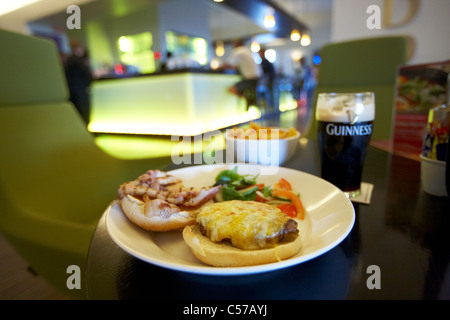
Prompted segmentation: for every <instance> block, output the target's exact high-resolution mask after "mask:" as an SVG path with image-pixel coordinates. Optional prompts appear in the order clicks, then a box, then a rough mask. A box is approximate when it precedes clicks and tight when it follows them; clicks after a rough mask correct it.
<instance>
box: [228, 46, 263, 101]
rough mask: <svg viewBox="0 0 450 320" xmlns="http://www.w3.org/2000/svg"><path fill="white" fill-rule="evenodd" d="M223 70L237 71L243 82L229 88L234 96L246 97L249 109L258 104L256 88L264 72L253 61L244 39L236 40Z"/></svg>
mask: <svg viewBox="0 0 450 320" xmlns="http://www.w3.org/2000/svg"><path fill="white" fill-rule="evenodd" d="M223 68H231V69H234V70H236V71H237V72H238V73H239V75H240V76H241V77H242V80H240V81H239V82H237V83H236V84H234V85H233V86H232V87H230V88H229V91H230V92H231V93H232V94H235V95H237V96H239V97H244V98H246V100H247V108H248V107H249V106H250V105H252V104H256V87H257V85H258V80H259V79H260V78H261V77H262V75H263V71H262V68H261V66H260V65H259V64H257V63H256V62H255V60H254V59H253V55H252V52H251V51H250V49H249V48H247V47H246V46H245V45H244V41H243V40H242V39H239V40H236V41H235V43H234V46H233V50H232V51H231V54H230V57H229V58H228V60H227V61H226V62H225V63H224V66H223Z"/></svg>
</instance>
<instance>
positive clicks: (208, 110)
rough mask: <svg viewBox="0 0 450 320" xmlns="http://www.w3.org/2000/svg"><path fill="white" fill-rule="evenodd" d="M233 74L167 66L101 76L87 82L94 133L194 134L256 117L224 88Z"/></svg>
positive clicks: (230, 83) (235, 78) (255, 114)
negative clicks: (135, 74) (143, 73)
mask: <svg viewBox="0 0 450 320" xmlns="http://www.w3.org/2000/svg"><path fill="white" fill-rule="evenodd" d="M238 80H239V76H237V75H230V74H222V73H212V72H211V73H209V72H172V73H164V74H162V73H161V74H152V75H146V76H138V77H133V78H121V79H102V80H97V81H94V83H93V85H92V88H91V95H92V100H91V122H90V123H89V126H88V128H89V130H90V131H91V132H96V133H125V134H156V135H197V134H202V133H204V132H208V131H213V130H217V129H221V128H225V127H229V126H233V125H236V124H239V123H243V122H247V121H251V120H254V119H257V118H259V117H260V114H259V112H258V111H257V110H256V109H252V108H251V109H250V111H246V107H245V101H244V99H240V98H237V97H236V96H234V95H232V94H230V93H228V91H227V89H228V87H230V86H231V85H233V84H234V83H236V82H237V81H238Z"/></svg>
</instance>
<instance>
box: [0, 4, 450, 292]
mask: <svg viewBox="0 0 450 320" xmlns="http://www.w3.org/2000/svg"><path fill="white" fill-rule="evenodd" d="M448 12H450V2H449V1H447V0H433V1H424V0H400V1H396V0H243V1H241V0H126V1H125V0H79V1H75V0H74V1H66V0H64V1H60V0H23V1H2V2H1V3H0V42H1V50H0V66H1V67H0V68H1V72H0V73H1V74H0V131H1V135H0V149H1V150H2V151H1V157H0V299H2V300H72V299H97V298H99V299H102V298H103V297H106V298H110V296H108V295H105V296H102V295H100V294H99V295H96V293H97V292H100V290H97V288H94V283H95V280H91V281H90V283H88V284H85V281H87V280H86V279H85V278H88V279H90V278H92V276H91V275H88V274H87V272H88V271H86V270H85V269H86V268H85V265H87V262H86V261H87V258H88V254H89V255H90V259H91V262H89V268H90V269H91V273H92V269H94V268H93V267H92V265H91V264H92V263H93V259H92V258H91V255H92V251H93V239H97V237H98V236H99V235H98V233H99V228H98V225H99V221H100V222H101V221H103V220H102V219H104V216H102V215H103V214H104V212H105V209H106V208H107V207H108V205H109V203H110V202H111V201H113V200H114V199H115V197H116V195H117V190H118V187H119V186H120V185H121V183H123V182H125V181H130V180H132V179H135V178H136V177H138V176H139V175H140V174H142V173H144V172H145V171H146V170H149V169H161V170H165V169H166V168H171V169H177V168H179V167H177V164H179V163H176V162H175V161H174V159H175V158H176V156H178V155H180V154H181V153H184V154H188V155H189V156H188V157H187V158H183V159H188V160H189V161H192V159H194V163H188V162H182V166H180V167H183V165H190V164H195V165H197V164H205V161H206V162H207V159H206V158H205V157H206V155H207V154H208V152H209V155H210V156H212V157H214V155H215V154H213V153H212V151H211V150H212V149H214V152H215V153H218V151H223V152H225V151H226V149H227V145H226V143H225V141H224V140H222V139H220V138H217V137H218V135H217V134H220V133H224V132H225V131H226V130H230V129H232V128H237V127H243V128H246V127H248V126H249V125H252V124H256V125H258V126H260V127H264V128H268V127H281V128H295V130H296V131H297V132H298V133H299V137H297V139H296V140H295V144H296V145H295V147H294V149H295V152H296V154H295V155H294V156H292V157H293V158H292V159H287V160H286V165H285V166H286V167H291V168H295V169H298V170H300V169H304V168H303V167H302V166H298V165H296V164H294V162H295V161H298V160H296V159H297V158H298V159H300V158H301V159H303V157H306V156H305V155H301V154H300V153H301V152H303V151H305V150H310V149H311V148H313V147H312V146H311V144H312V145H313V146H314V143H315V141H316V139H317V127H316V125H317V123H316V121H315V112H316V101H317V96H318V94H319V93H321V92H367V91H369V92H374V93H375V101H376V102H375V104H376V116H375V126H374V130H373V133H372V138H371V142H370V145H371V148H373V149H370V152H371V153H372V154H375V155H377V154H378V153H377V152H383V156H386V157H388V159H390V160H387V163H389V165H390V164H391V163H392V162H395V161H400V162H401V161H403V160H396V159H397V158H396V157H399V158H400V159H405V160H404V161H411V162H407V164H408V165H405V166H404V167H405V168H406V169H405V170H403V171H402V172H403V173H404V174H405V175H408V168H410V167H411V168H414V170H416V169H417V170H416V171H417V173H416V175H417V179H416V180H417V181H416V180H414V181H415V182H414V183H417V190H416V191H415V192H416V194H412V193H411V192H410V191H405V192H407V194H408V197H411V199H412V198H414V199H416V198H418V199H419V200H417V201H418V205H417V206H418V207H419V208H424V207H425V205H424V203H423V202H421V201H422V200H423V197H428V194H427V193H423V190H422V188H421V187H420V186H421V180H420V179H421V177H420V173H421V171H420V168H421V167H420V166H421V158H420V156H421V152H422V148H423V147H424V146H423V143H424V140H423V139H424V138H423V135H424V130H425V128H426V127H427V121H428V116H429V112H430V110H432V109H433V108H435V107H439V106H442V105H445V104H448V101H449V95H448V92H449V89H448V84H449V81H448V74H449V71H450V43H449V38H448V35H449V34H450V21H449V20H448V17H447V16H448ZM438 22H439V23H438ZM236 40H242V41H243V43H244V46H245V47H246V48H247V49H249V52H251V54H252V57H253V60H254V62H255V63H256V65H258V66H260V67H261V69H262V66H263V65H264V63H266V62H267V63H268V64H269V65H270V66H271V67H272V73H271V74H270V75H269V74H268V73H263V74H261V76H260V77H258V79H257V81H256V82H255V84H254V86H251V87H250V89H246V90H244V91H243V93H242V94H240V95H236V94H233V93H232V92H230V88H231V87H233V86H234V85H235V84H236V83H238V82H239V81H240V80H242V74H241V72H240V71H239V70H237V69H236V68H232V67H230V66H229V59H230V57H231V56H232V52H233V50H234V45H235V42H236ZM77 50H81V51H80V52H81V53H80V54H79V55H78V53H77V52H78V51H77ZM77 55H78V61H83V63H82V64H83V67H82V68H78V69H76V70H75V71H74V74H75V77H76V76H78V78H77V79H78V81H79V82H77V84H78V87H76V88H75V86H76V85H75V84H74V81H77V80H74V78H70V74H69V72H68V70H69V67H68V66H70V65H71V62H73V61H74V60H73V59H72V58H73V57H74V56H77ZM72 66H73V65H72ZM83 72H86V73H85V74H82V73H83ZM72 75H73V74H72ZM420 77H423V78H420ZM419 78H420V79H421V80H423V81H422V82H421V83H420V85H422V87H421V90H422V89H423V91H422V92H421V93H420V94H422V95H421V96H420V98H421V99H422V100H421V101H420V103H417V100H414V97H413V98H411V95H412V94H413V93H411V92H412V91H408V92H406V90H407V89H405V88H406V87H407V85H408V84H409V85H413V84H414V83H413V82H414V81H415V80H417V79H419ZM71 81H72V82H71ZM425 87H426V88H425ZM408 88H411V87H408ZM402 89H403V91H402ZM77 90H78V91H77ZM418 90H419V89H418ZM425 91H426V92H425ZM77 92H78V93H80V95H78V96H77ZM424 92H425V93H424ZM418 95H419V93H418ZM425 95H426V96H425ZM408 99H409V100H408ZM413 100H414V103H413V102H412V101H413ZM447 130H448V129H447ZM211 134H212V135H213V136H214V137H215V138H214V139H211ZM447 136H448V134H447ZM206 137H209V140H208V139H206ZM202 138H203V140H202ZM447 139H448V138H447ZM290 148H292V147H290ZM372 150H374V151H372ZM293 151H294V150H293ZM305 152H306V151H305ZM195 154H200V155H203V157H204V158H203V159H201V156H200V160H199V161H196V159H197V160H198V158H196V157H195V156H194V155H195ZM221 154H222V153H221ZM191 155H192V156H193V157H191ZM392 157H394V158H392ZM205 159H206V160H205ZM215 159H216V158H215ZM312 159H313V158H312V157H309V158H306V160H305V161H306V162H307V163H311V166H310V167H308V168H312V169H311V170H310V171H311V172H312V173H313V174H318V171H315V170H316V164H317V161H313V160H312ZM377 159H378V158H376V159H372V160H369V162H370V163H371V165H374V166H376V165H377V161H378V160H379V159H378V160H377ZM383 159H384V158H383ZM392 159H394V160H395V161H394V160H392ZM380 161H381V160H380ZM447 161H448V160H447ZM422 162H423V160H422ZM443 162H444V163H445V160H444V161H443ZM168 164H170V165H169V166H168ZM281 166H283V164H281ZM447 167H448V165H447ZM305 168H306V167H305ZM304 170H306V171H308V170H307V169H304ZM376 170H378V169H376ZM376 170H375V171H374V173H373V174H374V178H373V179H375V175H376V174H375V172H378V171H376ZM380 170H381V169H380ZM392 170H393V169H392V168H391V169H390V170H388V173H386V174H387V176H388V177H390V179H391V180H389V181H387V182H386V181H383V183H382V185H383V186H385V185H386V186H387V191H389V190H390V188H392V185H391V182H392V179H393V178H392V176H393V175H394V173H392ZM422 170H423V169H422ZM371 174H372V173H371ZM318 175H320V174H318ZM443 176H444V177H445V174H444V175H443ZM363 178H364V176H363ZM366 179H367V180H369V182H370V179H371V176H370V177H367V178H366ZM376 179H378V178H376ZM400 179H402V177H400ZM447 179H448V178H447ZM406 180H407V179H406ZM376 181H378V180H376ZM405 183H407V182H405ZM373 184H374V185H375V187H374V193H373V197H372V199H378V198H377V197H378V194H377V193H376V192H378V191H377V190H380V189H381V187H379V186H377V184H376V183H375V182H373ZM377 188H378V189H377ZM405 188H406V186H405ZM447 190H448V187H447ZM387 191H386V192H387ZM391 191H392V190H391ZM417 194H418V195H420V197H419V196H417ZM379 196H380V197H381V198H383V197H384V196H383V195H382V194H380V195H379ZM400 197H401V196H400V195H399V196H398V197H397V200H398V205H397V204H396V207H395V208H396V209H399V210H401V209H400V208H401V205H404V202H406V200H404V201H402V200H400ZM421 199H422V200H421ZM426 199H428V198H426ZM386 201H388V203H387V204H385V207H387V209H386V211H389V204H390V202H389V201H390V200H386ZM414 201H416V200H414ZM430 201H435V202H432V204H433V208H434V207H436V208H437V207H439V208H440V209H437V210H438V211H439V210H441V211H443V212H445V211H447V210H448V208H449V205H448V196H447V197H445V196H444V197H443V198H441V197H438V198H436V200H433V199H431V200H430ZM436 201H437V202H436ZM357 206H358V205H356V206H355V208H357ZM361 206H363V205H361ZM368 206H370V205H366V206H365V207H363V209H361V211H364V210H366V209H364V208H366V207H368ZM374 206H376V204H374V203H372V209H370V210H373V211H374V212H376V209H373V207H374ZM410 206H411V205H410ZM408 208H409V207H408ZM367 210H368V209H367ZM382 210H383V212H385V211H384V210H385V208H384V207H383V209H382ZM418 210H419V209H418ZM356 211H357V218H359V216H358V214H359V215H360V216H363V212H359V209H358V210H356ZM371 213H372V212H371ZM389 213H390V212H389ZM447 213H448V212H447ZM380 215H381V213H380ZM388 218H389V219H388ZM364 219H369V218H367V217H366V218H362V219H361V223H364ZM385 220H389V222H386V224H389V223H391V225H390V226H389V227H390V228H392V224H394V225H395V223H396V222H399V221H400V218H398V220H396V219H395V217H394V218H392V216H390V215H387V217H386V218H382V217H381V218H380V221H385ZM392 220H394V222H392ZM377 221H378V220H377ZM444 221H445V223H443V225H449V224H448V222H449V221H448V218H445V219H444ZM372 222H373V221H372ZM368 223H369V222H368ZM353 228H354V229H355V227H353ZM399 228H400V229H401V227H399ZM361 229H363V228H362V227H361ZM96 230H97V231H96ZM365 231H366V233H367V232H369V234H370V230H365ZM403 231H404V230H403ZM352 232H354V231H352ZM360 232H362V231H360ZM408 232H409V230H408V231H406V232H405V233H406V234H408V236H407V237H408V239H409V238H414V236H417V234H414V235H410V233H412V232H410V233H408ZM94 234H95V238H93V236H94ZM105 234H106V232H105ZM352 234H353V233H352ZM352 234H351V235H352ZM440 235H441V234H440ZM441 236H442V235H441ZM344 238H345V237H344ZM388 238H389V237H388ZM393 238H395V237H393ZM347 239H354V237H353V238H352V237H349V238H347ZM444 239H445V240H448V237H447V238H444ZM110 240H111V239H109V241H110ZM415 240H416V239H414V240H411V241H415ZM339 241H342V239H340V240H339ZM399 241H400V242H401V240H399ZM344 244H345V243H344ZM347 244H348V243H347ZM335 245H337V243H336V244H335ZM424 246H425V245H422V246H421V248H422V247H424ZM341 247H344V245H342V244H341ZM448 249H449V247H448V245H446V246H445V248H444V250H443V251H445V252H446V253H449V252H450V251H449V250H448ZM111 250H112V249H111ZM114 250H116V248H114ZM342 250H344V251H345V248H344V249H342ZM427 250H428V249H427ZM430 250H431V249H430ZM89 251H91V253H89ZM125 251H127V250H125ZM411 251H414V249H411ZM433 252H434V251H433ZM132 255H133V254H132ZM430 255H431V254H430ZM325 256H326V255H325ZM443 256H444V258H443V260H445V262H440V263H441V264H442V265H444V266H443V267H442V268H443V270H442V273H441V276H440V278H439V279H440V280H439V283H440V289H439V290H440V291H439V292H440V296H437V297H436V296H433V297H432V298H439V297H441V298H442V297H443V298H444V299H449V298H450V281H449V279H450V272H449V271H448V262H449V255H448V254H445V255H443ZM374 257H377V255H375V254H374V255H373V256H372V258H374ZM441 257H442V256H441ZM138 258H139V257H138ZM328 258H330V256H329V255H328ZM366 258H367V257H366ZM322 259H325V258H322ZM347 259H348V260H349V261H350V260H351V259H352V257H347ZM411 259H413V258H411ZM424 259H425V258H424ZM316 260H317V259H316ZM69 261H70V262H69ZM124 261H125V260H124ZM421 261H422V260H421ZM319 262H320V259H319ZM319 262H315V263H319ZM104 263H105V264H106V263H108V262H104ZM313 263H314V262H313ZM420 263H422V262H420ZM69 265H75V266H81V272H82V273H81V275H82V276H81V279H82V281H83V282H82V288H81V289H79V288H75V289H73V288H69V287H70V286H69V284H68V283H69V282H68V281H69V280H68V278H70V275H71V272H69V270H68V269H67V268H66V267H67V266H69ZM305 265H306V267H304V268H308V264H307V263H306V264H305ZM442 265H441V266H442ZM309 266H311V265H309ZM352 266H353V265H352ZM119 268H120V266H119ZM309 268H310V269H311V268H312V267H309ZM352 268H353V269H352V270H353V271H352V272H354V273H355V272H357V271H355V270H359V272H361V270H360V268H361V266H359V269H358V266H353V267H352ZM385 268H386V269H387V268H388V267H385ZM424 268H425V267H423V268H420V267H418V268H417V269H424ZM425 269H426V268H425ZM382 271H383V269H382ZM136 272H138V271H136ZM277 272H278V271H277ZM323 272H325V271H323ZM417 272H419V271H417ZM75 273H76V272H75ZM75 273H74V274H75ZM387 273H388V271H386V274H387ZM360 275H361V274H360ZM177 277H178V276H177ZM179 277H180V279H179V281H180V283H183V281H186V283H187V284H188V285H191V286H195V284H196V281H199V282H200V283H201V284H202V285H205V286H206V285H207V284H205V283H206V282H208V281H207V280H202V279H200V280H199V279H191V278H188V279H187V280H186V279H185V278H183V276H179ZM99 278H101V277H99ZM355 278H356V276H355ZM360 278H361V276H360ZM386 278H388V276H386ZM391 278H394V276H392V277H391ZM177 279H178V278H177ZM215 279H216V278H214V280H212V283H214V284H215V285H217V283H218V285H219V286H225V284H224V283H222V282H220V281H222V280H215ZM383 279H385V278H383ZM389 279H390V278H389ZM128 280H129V279H128ZM128 280H127V281H128ZM266 280H267V279H264V281H266ZM269 280H270V279H269ZM269 280H267V281H269ZM117 281H119V280H117ZM120 281H124V280H123V279H121V280H120ZM120 281H119V282H120ZM130 281H131V280H130ZM174 281H175V280H174ZM177 281H178V280H177ZM214 281H218V282H217V283H216V282H214ZM233 281H234V280H233ZM236 281H240V280H236ZM248 281H249V283H252V282H250V280H248ZM255 281H256V280H255ZM299 281H302V280H299ZM386 281H388V280H386ZM393 281H394V280H393ZM405 281H407V280H405ZM349 282H351V281H349ZM394 282H395V281H394ZM424 283H426V281H423V282H422V281H421V282H420V284H418V285H417V286H420V287H421V288H422V289H423V287H424V286H426V284H424ZM396 284H398V283H396ZM122 285H123V286H124V287H126V284H122ZM308 285H309V284H308ZM236 286H238V287H240V286H243V284H242V283H240V282H239V283H238V284H236ZM86 287H87V288H88V289H90V293H89V292H88V290H87V289H86ZM316 289H317V288H316ZM102 290H104V291H105V292H106V289H104V288H102ZM114 290H116V289H114ZM290 290H291V288H290ZM436 290H438V289H436ZM380 292H381V291H380ZM411 292H414V290H411ZM427 293H429V291H427ZM127 294H129V296H128V295H127ZM389 294H390V295H387V296H383V295H380V296H377V295H375V296H370V295H369V294H366V295H365V293H361V290H360V289H355V288H354V287H351V289H349V292H346V293H345V294H344V299H365V298H368V299H376V298H379V297H381V298H382V299H396V297H395V290H393V291H391V292H390V293H389ZM117 295H118V297H121V295H122V296H124V297H126V298H127V297H134V296H133V295H131V294H130V293H129V292H126V293H124V292H123V291H122V292H120V293H118V294H117ZM418 295H419V294H418ZM243 297H244V298H252V296H243ZM293 297H296V296H295V295H294V296H293ZM299 297H300V298H306V299H316V298H318V299H321V298H323V296H320V295H317V296H314V295H311V296H303V295H299ZM424 297H425V295H423V296H421V297H420V299H422V298H424ZM187 298H188V299H189V297H187ZM271 298H274V297H271ZM300 298H299V299H300ZM328 298H329V297H328V296H327V297H326V299H328ZM334 298H335V297H334V296H332V297H331V299H334ZM402 298H406V299H409V298H412V299H416V298H417V296H413V294H412V293H411V295H410V296H409V295H408V294H405V295H404V296H402V295H400V299H402ZM274 299H276V297H275V298H274ZM294 299H295V298H294Z"/></svg>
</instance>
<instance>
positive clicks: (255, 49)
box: [250, 41, 261, 52]
mask: <svg viewBox="0 0 450 320" xmlns="http://www.w3.org/2000/svg"><path fill="white" fill-rule="evenodd" d="M250 50H252V52H259V50H261V46H260V45H259V42H258V41H253V42H252V44H251V45H250Z"/></svg>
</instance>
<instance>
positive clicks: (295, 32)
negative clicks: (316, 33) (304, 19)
mask: <svg viewBox="0 0 450 320" xmlns="http://www.w3.org/2000/svg"><path fill="white" fill-rule="evenodd" d="M300 38H301V35H300V31H298V30H297V29H292V32H291V40H292V41H298V40H300Z"/></svg>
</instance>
